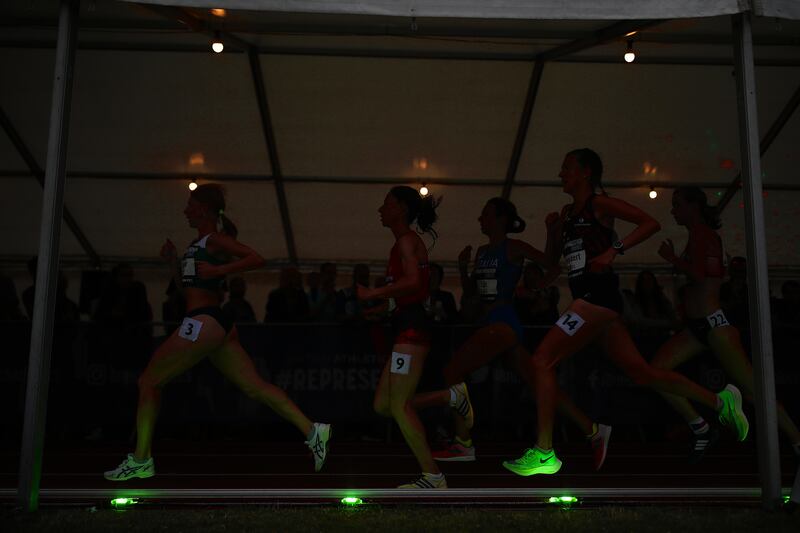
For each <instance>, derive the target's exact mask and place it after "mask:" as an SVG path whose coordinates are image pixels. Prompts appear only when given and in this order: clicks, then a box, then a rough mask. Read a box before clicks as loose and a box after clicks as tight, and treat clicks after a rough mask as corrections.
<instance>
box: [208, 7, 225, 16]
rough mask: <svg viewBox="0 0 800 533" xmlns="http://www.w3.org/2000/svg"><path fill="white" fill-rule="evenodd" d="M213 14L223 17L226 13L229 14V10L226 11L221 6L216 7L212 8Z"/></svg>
mask: <svg viewBox="0 0 800 533" xmlns="http://www.w3.org/2000/svg"><path fill="white" fill-rule="evenodd" d="M211 14H212V15H214V16H215V17H220V18H222V17H224V16H225V15H227V14H228V13H227V11H225V10H224V9H221V8H214V9H212V10H211Z"/></svg>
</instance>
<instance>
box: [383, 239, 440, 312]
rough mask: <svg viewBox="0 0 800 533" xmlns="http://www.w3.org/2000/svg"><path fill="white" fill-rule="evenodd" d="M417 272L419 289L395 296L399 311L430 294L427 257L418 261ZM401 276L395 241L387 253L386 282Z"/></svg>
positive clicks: (401, 270) (429, 271) (401, 265)
mask: <svg viewBox="0 0 800 533" xmlns="http://www.w3.org/2000/svg"><path fill="white" fill-rule="evenodd" d="M419 274H420V284H421V287H420V289H419V290H417V291H416V292H414V293H413V294H407V295H405V296H400V297H397V298H395V302H396V303H397V307H398V310H399V311H402V310H403V309H404V308H406V307H408V306H410V305H413V304H417V303H423V302H425V301H426V300H427V299H428V297H429V296H430V282H431V269H430V268H429V266H428V260H427V258H426V259H425V261H421V262H420V263H419ZM402 277H403V261H402V259H401V258H400V250H399V247H398V243H395V244H394V246H393V247H392V251H391V252H390V253H389V266H388V267H387V269H386V284H387V285H391V284H393V283H394V282H395V281H397V280H398V279H400V278H402Z"/></svg>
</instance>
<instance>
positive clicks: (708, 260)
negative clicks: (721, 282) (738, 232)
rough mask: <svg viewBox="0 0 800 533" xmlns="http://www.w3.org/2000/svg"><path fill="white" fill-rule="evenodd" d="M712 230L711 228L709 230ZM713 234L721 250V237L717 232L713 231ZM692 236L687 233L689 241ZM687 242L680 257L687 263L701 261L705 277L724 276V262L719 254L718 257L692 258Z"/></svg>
mask: <svg viewBox="0 0 800 533" xmlns="http://www.w3.org/2000/svg"><path fill="white" fill-rule="evenodd" d="M711 231H713V230H711ZM714 236H715V237H716V238H717V241H718V242H719V243H720V250H722V239H721V238H720V236H719V234H717V233H716V232H714ZM691 240H692V236H691V234H690V235H689V241H690V242H691ZM689 248H690V246H689V244H687V245H686V249H685V250H684V251H683V253H682V254H681V259H683V260H684V261H686V262H687V263H689V264H693V263H692V260H693V259H694V260H698V261H703V270H704V272H703V273H704V274H705V276H706V277H707V278H720V279H721V278H724V277H725V263H724V262H723V261H722V255H721V254H720V255H719V256H718V257H712V256H709V255H706V256H705V257H696V258H692V257H691V256H690V255H689Z"/></svg>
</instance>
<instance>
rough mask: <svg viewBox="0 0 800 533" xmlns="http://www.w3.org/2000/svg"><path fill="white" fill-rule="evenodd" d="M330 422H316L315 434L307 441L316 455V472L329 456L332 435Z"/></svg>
mask: <svg viewBox="0 0 800 533" xmlns="http://www.w3.org/2000/svg"><path fill="white" fill-rule="evenodd" d="M332 433H333V432H332V431H331V425H330V424H321V423H319V422H314V434H313V435H312V436H311V438H310V439H309V440H307V441H305V442H306V446H308V449H309V450H311V453H312V454H313V455H314V472H319V471H320V470H322V465H324V464H325V459H326V458H327V457H328V447H329V445H328V441H329V440H330V439H331V435H332Z"/></svg>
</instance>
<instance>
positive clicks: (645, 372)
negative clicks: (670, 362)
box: [628, 365, 666, 387]
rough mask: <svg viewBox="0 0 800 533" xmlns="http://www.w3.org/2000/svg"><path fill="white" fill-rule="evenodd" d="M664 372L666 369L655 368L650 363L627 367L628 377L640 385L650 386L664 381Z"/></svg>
mask: <svg viewBox="0 0 800 533" xmlns="http://www.w3.org/2000/svg"><path fill="white" fill-rule="evenodd" d="M665 373H666V371H665V370H663V369H661V368H656V367H654V366H650V365H640V366H637V367H634V368H632V369H629V370H628V377H629V378H631V379H632V380H633V382H634V383H635V384H636V385H639V386H640V387H651V386H653V385H656V384H657V383H659V382H661V381H664V379H663V377H664V374H665Z"/></svg>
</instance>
